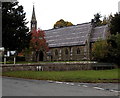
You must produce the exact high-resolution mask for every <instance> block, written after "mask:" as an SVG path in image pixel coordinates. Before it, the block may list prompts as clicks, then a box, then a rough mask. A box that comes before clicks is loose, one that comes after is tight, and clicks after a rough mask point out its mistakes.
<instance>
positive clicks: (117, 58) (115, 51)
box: [108, 34, 120, 66]
mask: <svg viewBox="0 0 120 98" xmlns="http://www.w3.org/2000/svg"><path fill="white" fill-rule="evenodd" d="M108 43H109V44H110V46H109V47H108V49H109V54H108V57H109V58H108V59H109V61H111V62H114V63H116V64H118V65H119V66H120V34H116V35H114V34H113V35H111V36H110V37H109V38H108Z"/></svg>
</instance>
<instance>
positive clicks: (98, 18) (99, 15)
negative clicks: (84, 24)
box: [93, 13, 102, 26]
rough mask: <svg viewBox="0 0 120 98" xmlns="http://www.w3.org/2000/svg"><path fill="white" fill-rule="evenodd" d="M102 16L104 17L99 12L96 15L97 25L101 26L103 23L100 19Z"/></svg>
mask: <svg viewBox="0 0 120 98" xmlns="http://www.w3.org/2000/svg"><path fill="white" fill-rule="evenodd" d="M101 17H102V16H101V14H100V13H97V14H95V15H94V19H93V22H94V23H95V26H100V25H101V22H102V21H101V20H100V18H101Z"/></svg>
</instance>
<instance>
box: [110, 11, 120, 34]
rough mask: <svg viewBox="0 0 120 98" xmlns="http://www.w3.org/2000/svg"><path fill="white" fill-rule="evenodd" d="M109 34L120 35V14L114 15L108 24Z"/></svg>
mask: <svg viewBox="0 0 120 98" xmlns="http://www.w3.org/2000/svg"><path fill="white" fill-rule="evenodd" d="M110 33H111V34H117V33H119V34H120V13H116V14H115V15H114V16H113V17H112V19H111V22H110Z"/></svg>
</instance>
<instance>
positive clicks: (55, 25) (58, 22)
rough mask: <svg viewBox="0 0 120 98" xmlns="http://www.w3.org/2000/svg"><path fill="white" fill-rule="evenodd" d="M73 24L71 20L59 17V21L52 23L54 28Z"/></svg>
mask: <svg viewBox="0 0 120 98" xmlns="http://www.w3.org/2000/svg"><path fill="white" fill-rule="evenodd" d="M72 25H73V24H72V23H71V22H68V21H64V20H63V19H60V20H59V21H57V22H56V23H55V24H54V28H55V29H56V28H62V27H68V26H72Z"/></svg>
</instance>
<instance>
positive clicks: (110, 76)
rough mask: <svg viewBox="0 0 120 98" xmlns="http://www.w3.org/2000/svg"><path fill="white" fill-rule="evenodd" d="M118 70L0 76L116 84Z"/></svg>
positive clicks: (36, 72)
mask: <svg viewBox="0 0 120 98" xmlns="http://www.w3.org/2000/svg"><path fill="white" fill-rule="evenodd" d="M119 71H120V69H112V70H86V71H50V72H49V71H11V72H3V73H2V76H9V77H17V78H26V79H37V80H54V81H64V82H65V81H66V82H94V83H101V82H106V83H113V82H114V83H115V82H116V83H118V82H120V81H119V78H118V72H119Z"/></svg>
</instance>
